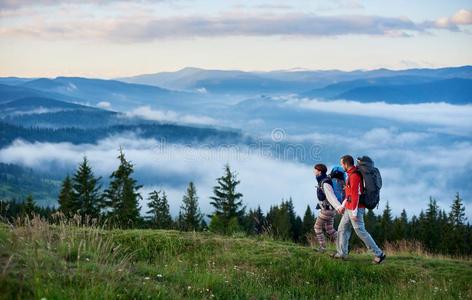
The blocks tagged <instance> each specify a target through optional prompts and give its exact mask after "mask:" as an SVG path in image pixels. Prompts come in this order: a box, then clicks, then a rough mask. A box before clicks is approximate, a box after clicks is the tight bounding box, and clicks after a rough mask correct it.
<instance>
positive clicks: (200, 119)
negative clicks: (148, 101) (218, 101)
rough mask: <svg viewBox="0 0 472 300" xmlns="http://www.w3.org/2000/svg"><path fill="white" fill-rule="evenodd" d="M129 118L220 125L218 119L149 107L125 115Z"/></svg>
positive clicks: (139, 108)
mask: <svg viewBox="0 0 472 300" xmlns="http://www.w3.org/2000/svg"><path fill="white" fill-rule="evenodd" d="M125 115H126V116H127V117H130V118H133V117H138V118H143V119H146V120H151V121H160V122H175V123H188V124H197V125H218V124H220V122H219V121H218V120H216V119H213V118H210V117H207V116H197V115H189V114H181V113H177V112H175V111H171V110H168V111H162V110H153V109H152V108H151V107H149V106H140V107H138V108H136V109H134V110H133V111H131V112H127V113H125Z"/></svg>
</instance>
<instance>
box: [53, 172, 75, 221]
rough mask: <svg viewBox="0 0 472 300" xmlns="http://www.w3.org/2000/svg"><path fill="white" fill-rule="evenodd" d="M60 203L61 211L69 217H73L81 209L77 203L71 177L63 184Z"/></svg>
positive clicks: (65, 179)
mask: <svg viewBox="0 0 472 300" xmlns="http://www.w3.org/2000/svg"><path fill="white" fill-rule="evenodd" d="M58 202H59V210H60V211H62V213H63V214H64V215H65V216H67V217H70V216H72V215H73V214H74V213H76V212H77V211H78V210H79V209H80V207H79V206H78V203H76V202H75V197H74V190H73V187H72V180H71V178H70V176H69V175H67V176H66V178H64V181H63V182H62V187H61V192H60V193H59V200H58Z"/></svg>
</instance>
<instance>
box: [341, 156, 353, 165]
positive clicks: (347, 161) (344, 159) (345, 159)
mask: <svg viewBox="0 0 472 300" xmlns="http://www.w3.org/2000/svg"><path fill="white" fill-rule="evenodd" d="M341 161H342V162H343V163H344V164H346V165H348V166H353V165H354V158H352V156H350V155H344V156H342V157H341Z"/></svg>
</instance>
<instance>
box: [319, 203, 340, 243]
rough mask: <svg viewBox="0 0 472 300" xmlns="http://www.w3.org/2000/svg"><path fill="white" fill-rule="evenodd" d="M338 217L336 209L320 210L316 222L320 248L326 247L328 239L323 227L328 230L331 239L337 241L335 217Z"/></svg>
mask: <svg viewBox="0 0 472 300" xmlns="http://www.w3.org/2000/svg"><path fill="white" fill-rule="evenodd" d="M335 215H336V211H335V210H334V209H330V210H326V209H320V211H319V213H318V218H316V222H315V226H314V227H315V234H316V239H317V240H318V243H319V244H320V247H322V248H324V247H326V239H325V235H324V233H323V227H324V229H325V230H326V233H327V234H328V236H329V238H330V239H331V240H332V241H336V235H337V232H336V229H334V216H335Z"/></svg>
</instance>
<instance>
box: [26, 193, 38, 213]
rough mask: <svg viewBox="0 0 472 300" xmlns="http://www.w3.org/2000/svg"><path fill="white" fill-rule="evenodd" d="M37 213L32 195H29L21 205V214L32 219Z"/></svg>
mask: <svg viewBox="0 0 472 300" xmlns="http://www.w3.org/2000/svg"><path fill="white" fill-rule="evenodd" d="M37 211H38V207H37V206H36V202H35V201H34V199H33V195H31V194H29V195H28V196H27V197H26V199H25V201H24V203H23V212H24V214H25V215H27V216H30V217H32V216H33V214H35V213H36V212H37Z"/></svg>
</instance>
